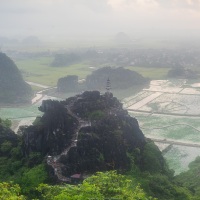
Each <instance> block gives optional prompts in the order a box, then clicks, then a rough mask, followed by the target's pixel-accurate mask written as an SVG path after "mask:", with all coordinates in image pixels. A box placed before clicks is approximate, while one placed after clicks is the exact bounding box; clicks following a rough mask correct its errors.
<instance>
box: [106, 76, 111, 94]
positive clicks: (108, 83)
mask: <svg viewBox="0 0 200 200" xmlns="http://www.w3.org/2000/svg"><path fill="white" fill-rule="evenodd" d="M110 90H111V83H110V79H109V77H108V79H107V82H106V93H110Z"/></svg>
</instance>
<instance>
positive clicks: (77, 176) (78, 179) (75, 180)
mask: <svg viewBox="0 0 200 200" xmlns="http://www.w3.org/2000/svg"><path fill="white" fill-rule="evenodd" d="M70 179H71V183H73V184H77V183H80V182H82V181H83V175H82V174H73V175H72V176H70Z"/></svg>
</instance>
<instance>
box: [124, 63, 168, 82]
mask: <svg viewBox="0 0 200 200" xmlns="http://www.w3.org/2000/svg"><path fill="white" fill-rule="evenodd" d="M126 69H130V70H132V71H136V72H138V73H139V74H141V75H142V76H144V77H147V78H150V79H166V77H167V73H168V71H169V70H170V68H156V67H148V68H147V67H134V66H129V67H126Z"/></svg>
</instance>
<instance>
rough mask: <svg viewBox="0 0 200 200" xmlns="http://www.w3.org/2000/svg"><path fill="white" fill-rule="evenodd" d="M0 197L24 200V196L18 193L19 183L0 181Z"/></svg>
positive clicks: (6, 199)
mask: <svg viewBox="0 0 200 200" xmlns="http://www.w3.org/2000/svg"><path fill="white" fill-rule="evenodd" d="M0 188H1V190H0V199H2V200H25V199H26V198H25V197H24V196H23V195H21V194H20V192H21V190H20V187H19V185H17V184H13V183H12V182H10V183H5V182H3V183H0Z"/></svg>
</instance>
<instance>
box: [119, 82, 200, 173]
mask: <svg viewBox="0 0 200 200" xmlns="http://www.w3.org/2000/svg"><path fill="white" fill-rule="evenodd" d="M144 94H145V95H144ZM141 97H143V98H141ZM123 103H124V107H125V108H126V109H128V111H129V113H130V115H131V116H133V117H136V118H137V119H138V121H139V124H140V128H141V129H142V131H143V133H144V134H145V136H146V137H149V138H151V139H155V140H161V141H162V142H163V141H164V144H163V143H159V142H156V144H157V145H158V146H159V148H160V150H161V151H163V150H165V149H166V148H167V147H169V145H170V143H168V141H172V142H174V144H173V145H171V146H170V148H168V150H167V152H166V151H164V152H165V153H164V154H163V155H164V157H165V158H166V160H167V162H168V164H169V166H170V167H171V168H172V169H174V170H175V174H178V173H180V172H182V171H185V170H187V169H188V164H189V163H190V162H191V161H193V160H194V159H195V158H196V157H197V156H200V148H199V147H195V145H194V146H193V144H198V145H200V83H192V84H187V81H186V80H173V81H169V80H154V81H151V84H150V87H149V88H146V89H144V90H143V91H141V92H140V93H138V94H136V95H135V96H132V97H130V98H129V99H124V100H123ZM165 142H166V143H165ZM176 142H183V143H184V144H188V145H189V146H181V145H176Z"/></svg>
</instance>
